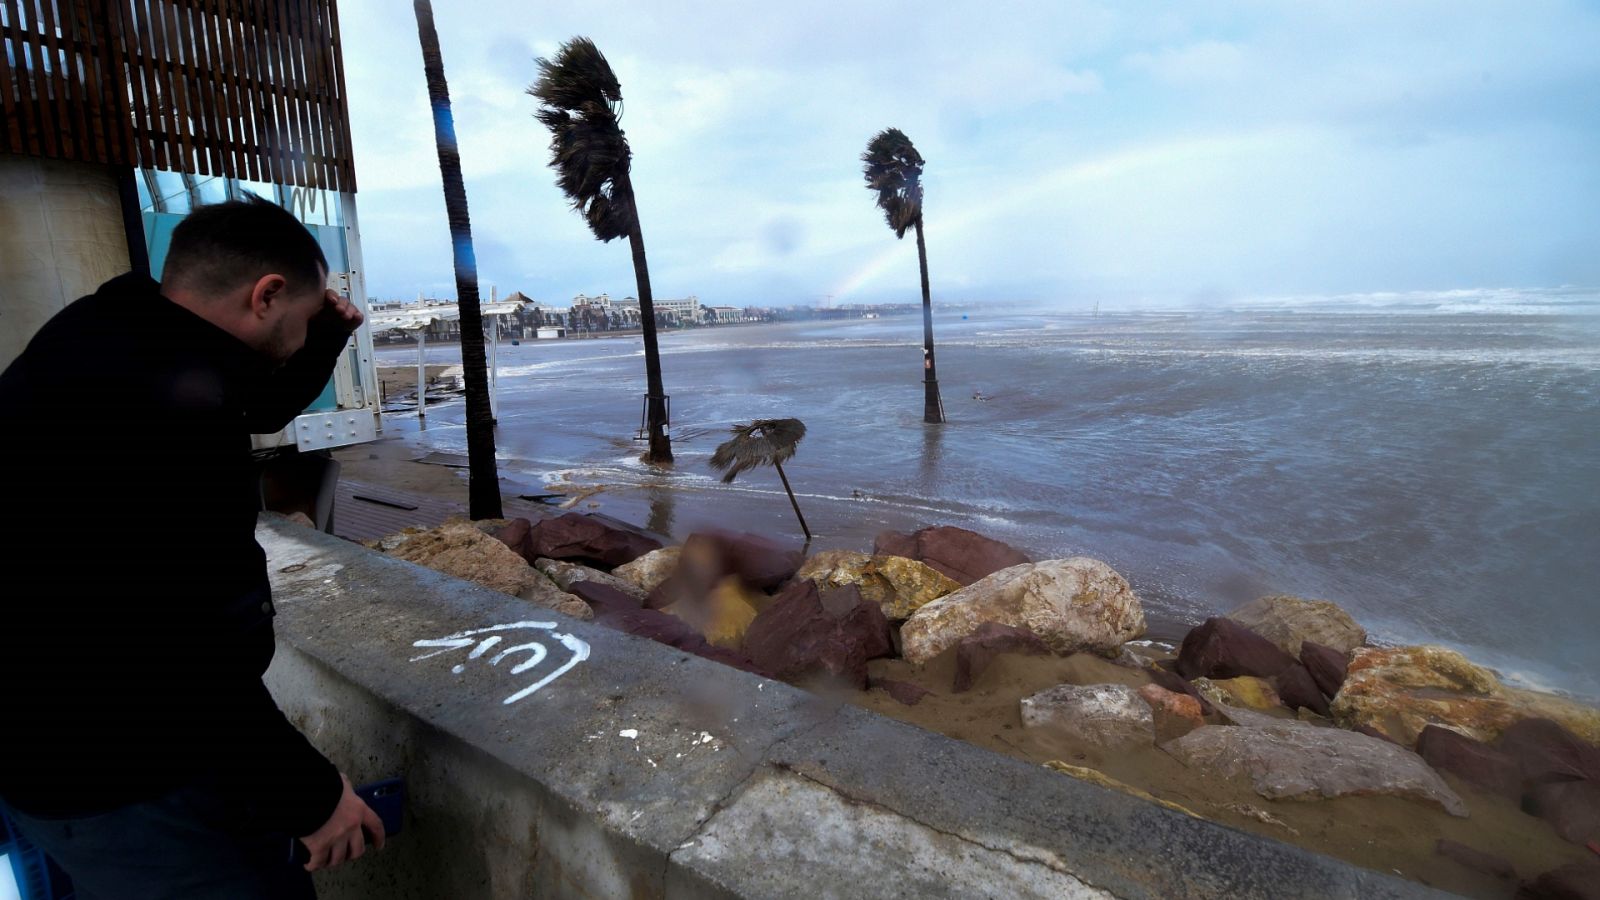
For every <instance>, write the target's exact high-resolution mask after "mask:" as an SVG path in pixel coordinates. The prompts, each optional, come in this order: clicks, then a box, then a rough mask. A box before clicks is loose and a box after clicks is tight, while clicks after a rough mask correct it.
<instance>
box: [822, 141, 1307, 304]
mask: <svg viewBox="0 0 1600 900" xmlns="http://www.w3.org/2000/svg"><path fill="white" fill-rule="evenodd" d="M1297 135H1298V132H1294V131H1292V130H1291V129H1287V128H1268V129H1261V130H1258V131H1249V132H1239V133H1234V134H1227V135H1200V136H1195V137H1186V138H1180V139H1178V140H1172V141H1164V142H1161V143H1157V144H1147V145H1143V146H1137V147H1130V148H1127V149H1123V150H1119V151H1117V152H1115V153H1110V154H1107V155H1105V156H1100V157H1097V158H1094V159H1088V160H1083V161H1080V162H1075V163H1070V164H1068V165H1065V166H1062V167H1061V168H1059V169H1056V170H1054V171H1051V172H1047V173H1045V175H1044V176H1043V177H1041V178H1039V179H1037V180H1033V181H1029V182H1027V183H1026V184H1022V185H1019V186H1017V187H1015V188H1013V189H1011V190H1009V191H1005V192H1002V193H1001V194H1000V195H999V196H998V197H996V198H995V199H993V200H991V201H989V202H987V203H984V204H982V205H981V206H976V207H973V208H969V209H966V210H963V211H961V212H958V213H957V214H956V215H954V216H945V217H942V218H941V219H940V220H939V236H940V239H941V240H943V239H945V238H946V237H948V236H950V235H959V234H961V233H962V232H964V231H968V230H971V229H973V228H975V227H976V226H978V225H981V224H983V223H985V222H988V221H989V220H991V219H995V218H998V217H1000V216H1003V215H1006V214H1007V213H1010V212H1012V211H1013V210H1020V209H1024V208H1026V207H1028V206H1030V205H1036V204H1037V203H1038V201H1039V197H1040V195H1042V194H1051V193H1057V192H1061V191H1067V190H1071V189H1072V188H1076V187H1079V186H1082V185H1085V184H1092V183H1094V182H1098V181H1106V180H1109V179H1112V178H1117V177H1120V176H1123V175H1127V174H1130V173H1132V172H1136V171H1139V170H1141V169H1149V168H1161V167H1164V166H1170V165H1175V164H1180V163H1184V162H1191V161H1193V160H1196V159H1201V158H1206V157H1226V156H1234V155H1237V154H1239V153H1242V152H1245V151H1249V150H1254V149H1260V148H1261V147H1264V146H1267V145H1269V144H1279V143H1283V142H1285V141H1287V140H1290V139H1293V138H1294V137H1296V136H1297ZM915 258H916V250H915V249H913V246H912V242H911V241H909V240H897V241H891V242H888V247H887V248H885V249H882V250H878V251H876V252H872V253H871V254H870V256H869V257H868V258H867V260H866V262H864V263H863V264H862V265H861V266H860V267H858V268H856V269H854V270H852V271H851V272H849V273H848V274H847V275H845V277H844V278H843V279H842V280H840V281H839V283H838V284H836V285H834V287H833V289H832V290H831V291H830V292H829V293H831V294H832V295H833V299H834V301H835V302H838V301H839V300H842V299H844V298H846V297H848V296H850V295H852V294H854V293H855V292H856V291H859V290H860V289H861V288H862V287H864V286H866V285H867V284H870V283H871V282H873V281H875V280H876V279H877V278H878V277H879V276H880V275H882V274H883V273H884V272H887V271H889V270H890V269H892V268H894V267H895V266H896V265H897V264H900V263H902V262H903V261H904V260H907V259H912V260H914V259H915Z"/></svg>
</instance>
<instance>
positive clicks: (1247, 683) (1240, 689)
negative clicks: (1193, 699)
mask: <svg viewBox="0 0 1600 900" xmlns="http://www.w3.org/2000/svg"><path fill="white" fill-rule="evenodd" d="M1199 681H1200V679H1196V680H1195V684H1196V685H1197V686H1198V684H1199ZM1209 684H1210V686H1211V687H1212V688H1213V689H1215V693H1211V694H1209V695H1207V696H1206V699H1207V700H1210V701H1211V702H1213V703H1217V702H1221V703H1222V704H1224V705H1226V706H1242V707H1244V708H1245V709H1258V710H1262V711H1265V710H1269V709H1278V708H1279V707H1281V706H1283V701H1282V700H1279V699H1278V692H1277V691H1275V690H1273V689H1272V682H1270V681H1267V680H1266V679H1265V678H1254V677H1251V676H1249V675H1241V676H1239V677H1238V678H1221V679H1215V680H1211V681H1209ZM1205 693H1206V692H1205V691H1202V694H1205Z"/></svg>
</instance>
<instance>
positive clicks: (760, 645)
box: [744, 579, 894, 688]
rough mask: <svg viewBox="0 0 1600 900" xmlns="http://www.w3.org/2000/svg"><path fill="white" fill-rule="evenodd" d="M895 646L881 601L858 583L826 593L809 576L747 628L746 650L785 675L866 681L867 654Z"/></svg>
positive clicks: (761, 663) (883, 653)
mask: <svg viewBox="0 0 1600 900" xmlns="http://www.w3.org/2000/svg"><path fill="white" fill-rule="evenodd" d="M893 650H894V646H893V643H892V641H891V639H890V637H889V620H888V619H886V618H884V616H883V609H882V607H880V606H878V604H876V603H872V602H869V601H866V600H862V599H861V596H860V594H859V592H856V591H855V590H854V589H853V588H841V589H839V590H837V591H830V592H828V594H827V595H826V596H825V595H824V594H823V593H822V592H820V591H818V590H817V584H816V582H814V581H811V580H810V579H801V580H798V581H795V582H793V583H791V584H790V585H789V586H788V587H786V588H784V590H783V592H782V593H780V594H778V596H776V597H774V598H773V600H772V602H771V603H770V604H768V605H767V608H766V609H763V610H762V611H761V612H759V613H757V614H756V617H755V619H754V621H752V622H751V623H750V627H749V628H747V629H746V630H745V635H744V652H745V654H746V655H748V656H749V657H750V658H751V659H752V660H754V661H755V663H756V664H757V665H759V666H761V667H762V668H763V669H765V670H767V671H770V672H772V673H773V675H775V676H777V677H778V678H783V679H786V680H799V679H809V678H814V677H823V678H828V679H836V680H839V681H843V682H845V683H846V684H849V685H852V686H854V687H856V688H864V687H866V684H867V660H869V659H875V658H877V657H880V656H888V655H889V654H890V653H892V652H893Z"/></svg>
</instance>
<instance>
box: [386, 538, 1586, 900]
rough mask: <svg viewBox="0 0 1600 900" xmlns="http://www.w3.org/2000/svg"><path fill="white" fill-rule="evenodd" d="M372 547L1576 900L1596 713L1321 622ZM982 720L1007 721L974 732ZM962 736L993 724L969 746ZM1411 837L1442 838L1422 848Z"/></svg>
mask: <svg viewBox="0 0 1600 900" xmlns="http://www.w3.org/2000/svg"><path fill="white" fill-rule="evenodd" d="M375 546H376V547H377V548H378V549H381V550H383V551H384V552H388V553H392V554H394V555H396V556H400V557H402V558H406V559H411V560H413V561H415V562H418V563H421V564H423V565H431V566H434V567H436V568H440V569H441V570H444V571H447V572H450V573H451V574H455V575H458V576H460V577H465V578H469V579H471V580H474V581H478V582H479V583H481V584H485V585H487V586H490V587H494V588H496V589H499V590H503V591H506V592H507V593H512V594H515V595H517V596H522V597H524V598H525V599H528V600H529V601H530V602H532V603H536V604H539V605H542V606H548V607H550V608H553V609H559V610H561V611H563V612H567V613H569V614H572V615H575V616H580V617H584V618H590V617H592V618H593V619H594V620H595V621H596V622H597V623H599V624H602V625H606V626H609V627H612V628H617V629H620V630H623V631H627V632H630V633H632V634H636V635H639V636H641V637H646V638H649V639H652V640H656V641H660V642H662V643H666V644H669V645H671V646H673V647H677V648H679V649H682V650H684V651H687V652H690V653H696V654H699V655H702V656H705V657H707V658H710V659H714V660H717V661H720V662H723V663H725V664H728V665H731V666H735V667H738V668H742V669H745V670H748V671H751V672H755V673H758V674H762V675H765V676H768V677H774V678H781V679H784V680H787V681H790V682H792V683H795V684H797V685H801V686H805V687H808V688H813V689H820V690H829V691H838V690H843V691H844V692H845V693H846V695H847V696H853V697H857V698H860V699H859V700H858V702H861V703H863V705H868V706H871V707H872V708H874V709H878V710H879V711H881V712H884V713H886V714H889V715H898V716H901V717H904V718H907V719H908V720H910V721H914V722H917V723H918V724H921V725H923V726H924V727H929V728H934V729H937V730H944V731H946V733H949V734H952V735H954V736H959V737H963V738H967V739H979V740H980V742H983V743H986V745H988V746H992V747H993V748H994V749H997V750H999V751H1001V752H1009V753H1013V754H1015V755H1019V756H1022V757H1023V758H1028V759H1032V760H1034V761H1037V762H1040V763H1045V762H1048V763H1050V764H1051V766H1052V767H1053V768H1054V769H1056V770H1057V771H1061V772H1064V773H1067V774H1070V775H1071V776H1072V777H1077V778H1085V779H1087V780H1091V781H1095V782H1097V783H1100V784H1102V785H1105V786H1108V787H1111V788H1112V789H1116V790H1125V791H1128V792H1130V793H1134V794H1136V795H1139V796H1144V797H1154V798H1155V799H1157V801H1158V802H1164V803H1169V804H1170V803H1172V802H1175V801H1177V802H1179V803H1180V805H1181V807H1182V808H1183V809H1184V811H1185V812H1190V813H1191V814H1198V815H1205V816H1208V817H1213V818H1217V819H1220V820H1222V821H1225V822H1228V823H1229V824H1233V825H1236V826H1240V827H1248V828H1254V829H1258V830H1263V831H1265V832H1266V833H1269V834H1272V835H1274V836H1276V837H1282V838H1285V839H1291V840H1296V841H1297V842H1300V843H1304V844H1305V845H1307V846H1310V847H1312V848H1314V849H1319V850H1324V851H1327V852H1336V853H1341V855H1345V854H1346V853H1347V852H1354V851H1349V846H1350V845H1351V844H1354V843H1359V844H1361V845H1366V844H1370V843H1371V842H1370V841H1367V840H1365V839H1364V838H1362V839H1360V840H1359V841H1354V840H1353V841H1350V842H1347V843H1340V842H1339V841H1338V840H1335V839H1333V838H1325V837H1322V836H1323V835H1325V834H1332V833H1336V832H1338V830H1339V828H1340V827H1341V826H1338V825H1337V824H1336V825H1333V826H1329V825H1328V824H1327V823H1328V822H1329V821H1333V822H1337V821H1338V819H1339V815H1340V814H1338V813H1333V812H1330V813H1327V814H1326V815H1322V816H1312V817H1309V818H1308V817H1307V816H1305V815H1302V814H1301V813H1298V812H1296V810H1297V809H1305V808H1307V807H1308V806H1310V805H1316V804H1326V805H1328V806H1329V807H1330V808H1332V807H1334V805H1336V804H1339V803H1353V802H1356V803H1358V802H1363V801H1362V800H1361V798H1370V797H1373V796H1383V797H1390V798H1398V799H1399V800H1400V801H1402V805H1404V806H1406V807H1407V808H1410V809H1414V810H1415V812H1413V813H1409V814H1407V815H1409V816H1412V817H1413V818H1411V819H1407V820H1406V821H1407V822H1409V823H1411V824H1410V825H1408V826H1406V829H1405V831H1404V832H1402V833H1401V837H1400V838H1396V839H1393V840H1391V843H1393V842H1396V841H1400V842H1403V841H1404V840H1410V839H1411V838H1413V837H1415V836H1416V835H1417V834H1420V835H1422V837H1418V838H1416V840H1417V841H1421V840H1422V839H1423V838H1426V842H1425V843H1426V848H1427V849H1426V851H1425V852H1426V854H1427V855H1428V857H1429V859H1430V861H1429V862H1428V863H1427V864H1426V865H1423V864H1422V863H1418V862H1417V861H1416V860H1415V858H1414V857H1413V858H1412V859H1411V860H1410V863H1408V864H1412V863H1415V864H1416V865H1419V866H1423V867H1424V868H1426V867H1427V866H1432V867H1433V868H1432V869H1429V871H1432V872H1434V873H1435V874H1438V873H1439V872H1440V871H1443V872H1444V873H1445V875H1447V876H1450V877H1455V875H1456V874H1460V873H1466V874H1462V875H1461V877H1462V878H1468V877H1476V878H1479V879H1491V881H1487V882H1484V881H1479V882H1470V881H1463V882H1460V883H1461V884H1467V885H1469V886H1473V890H1476V889H1477V887H1480V886H1482V885H1483V884H1494V885H1509V886H1510V887H1509V888H1508V890H1509V889H1511V888H1515V887H1516V885H1517V884H1519V883H1520V884H1521V885H1522V887H1521V889H1522V890H1523V892H1524V893H1523V894H1520V895H1519V896H1526V897H1529V898H1537V897H1547V896H1548V897H1553V896H1563V895H1561V894H1559V893H1552V891H1559V890H1561V889H1563V887H1562V886H1563V885H1568V884H1570V883H1572V882H1573V879H1574V878H1577V879H1578V880H1579V881H1581V880H1582V878H1581V876H1582V875H1583V874H1584V873H1585V872H1587V871H1588V870H1586V869H1584V864H1585V859H1586V857H1589V856H1593V855H1594V853H1600V748H1597V746H1596V741H1597V739H1600V711H1597V710H1595V709H1592V708H1589V707H1585V706H1583V705H1581V704H1577V703H1574V702H1572V701H1569V700H1565V699H1563V698H1560V697H1555V696H1551V695H1546V694H1535V693H1532V692H1528V691H1522V690H1518V689H1515V688H1512V687H1510V686H1507V685H1505V684H1503V683H1502V682H1501V681H1500V680H1499V678H1498V677H1497V676H1495V674H1494V673H1493V672H1491V671H1489V670H1487V669H1484V668H1482V667H1479V666H1476V665H1474V664H1472V663H1471V662H1470V661H1468V660H1466V659H1465V658H1464V657H1462V656H1461V655H1460V654H1459V653H1455V652H1454V651H1450V650H1447V649H1444V648H1439V647H1427V646H1419V647H1373V646H1370V645H1369V644H1368V635H1367V633H1366V631H1365V630H1364V629H1363V628H1362V627H1361V626H1360V625H1359V624H1358V623H1356V622H1355V621H1354V620H1353V619H1352V618H1351V617H1350V616H1349V615H1348V614H1347V613H1345V611H1344V610H1342V609H1340V608H1339V607H1338V606H1337V605H1335V604H1333V603H1330V602H1327V601H1322V600H1307V599H1301V598H1296V597H1289V596H1283V595H1274V596H1269V597H1263V598H1261V599H1259V600H1257V601H1254V602H1252V603H1249V604H1246V605H1245V606H1243V607H1240V608H1239V609H1236V610H1234V611H1233V612H1230V613H1229V614H1227V615H1225V616H1218V617H1214V618H1211V619H1207V620H1206V621H1205V622H1203V623H1201V624H1200V625H1198V626H1196V627H1194V628H1193V629H1192V630H1190V631H1189V633H1188V634H1187V635H1186V636H1185V637H1184V639H1183V641H1182V643H1181V644H1180V645H1179V646H1178V647H1176V648H1172V649H1175V651H1176V653H1175V655H1163V653H1164V652H1166V653H1168V654H1170V650H1168V651H1163V648H1159V647H1152V646H1151V645H1149V644H1148V643H1147V642H1140V641H1138V639H1139V638H1140V637H1141V636H1142V635H1143V634H1144V631H1145V619H1144V612H1143V609H1142V607H1141V604H1140V602H1139V599H1138V597H1137V596H1136V595H1135V594H1134V591H1133V590H1132V588H1131V587H1130V586H1129V584H1128V582H1127V581H1126V579H1124V578H1123V577H1122V576H1121V575H1120V574H1118V573H1117V572H1116V571H1115V570H1114V569H1112V568H1111V567H1110V566H1108V565H1106V564H1105V563H1103V562H1100V561H1098V560H1094V559H1090V558H1086V557H1074V558H1070V559H1053V560H1039V561H1033V560H1030V559H1028V557H1027V556H1026V555H1025V554H1023V553H1022V552H1021V551H1019V550H1017V549H1016V548H1012V547H1009V546H1007V545H1005V544H1003V543H1001V542H998V541H994V540H993V539H990V538H987V537H985V536H983V535H979V534H976V533H973V532H970V531H965V530H963V529H958V528H949V527H936V528H926V529H922V530H920V531H917V532H913V533H910V534H893V533H887V534H884V535H880V536H879V537H878V539H877V540H876V541H875V543H874V546H873V548H872V552H870V553H868V552H865V551H864V550H863V551H849V550H834V551H826V552H822V553H818V554H816V555H813V556H811V557H810V558H806V557H805V555H804V554H803V553H802V552H801V550H800V549H799V548H796V547H792V546H787V545H783V544H780V543H776V542H773V541H771V540H768V539H766V538H763V537H761V536H757V535H748V534H736V533H730V532H723V531H708V532H701V533H696V534H693V535H690V536H689V537H688V539H687V540H685V541H684V543H683V545H682V546H681V547H667V546H663V545H662V543H661V542H660V541H659V540H658V539H656V538H655V537H653V536H651V535H649V534H647V533H644V532H642V531H639V530H637V529H632V528H629V527H627V526H624V525H621V524H620V523H616V522H613V521H610V520H605V519H603V518H602V517H589V516H583V515H579V514H570V515H567V516H562V517H561V518H559V519H554V520H548V521H545V522H541V523H539V524H538V525H530V524H529V523H527V522H526V521H523V520H511V521H501V522H494V523H477V525H476V526H474V525H472V524H468V523H460V522H453V523H448V524H447V525H445V526H442V527H441V528H439V529H434V530H433V531H430V532H409V533H405V534H401V535H395V536H391V537H390V538H385V539H383V540H382V541H379V542H376V543H375ZM876 698H882V701H879V700H878V699H876ZM994 703H1002V704H1006V705H1007V706H1006V708H1002V709H997V710H995V711H993V712H991V713H984V712H983V711H982V707H983V706H984V704H994ZM975 710H976V711H975ZM985 715H988V716H989V717H990V718H988V719H984V718H983V717H984V716H985ZM975 721H992V722H994V723H995V724H994V726H993V727H994V729H995V731H994V732H993V733H992V740H987V741H986V740H982V739H983V738H984V735H985V733H984V732H983V731H981V730H979V726H978V725H974V724H973V723H974V722H975ZM1068 759H1071V760H1075V762H1069V761H1067V760H1068ZM1141 760H1142V761H1143V762H1141ZM1080 763H1082V764H1080ZM1096 766H1098V767H1100V768H1102V769H1106V770H1108V771H1107V772H1100V771H1097V770H1096V768H1095V767H1096ZM1111 771H1115V772H1116V773H1117V775H1115V776H1113V775H1112V774H1109V772H1111ZM1174 773H1188V774H1174ZM1163 794H1164V795H1165V796H1163ZM1386 802H1393V801H1386ZM1339 808H1340V809H1342V808H1343V807H1339ZM1485 811H1487V812H1485ZM1480 812H1482V813H1484V814H1486V815H1489V816H1490V818H1491V819H1492V820H1493V821H1494V822H1496V823H1501V822H1502V821H1503V822H1504V823H1506V824H1503V825H1502V824H1496V825H1495V826H1494V827H1496V828H1501V827H1503V828H1509V829H1513V830H1518V829H1523V830H1525V829H1527V828H1544V829H1547V831H1545V832H1538V833H1536V834H1535V836H1534V837H1531V838H1530V837H1527V835H1526V834H1523V836H1522V837H1521V838H1519V840H1520V841H1521V845H1527V844H1529V843H1530V842H1531V843H1532V844H1537V845H1538V847H1537V848H1536V849H1537V851H1538V852H1531V851H1530V852H1529V853H1526V854H1524V855H1523V856H1522V857H1518V858H1517V859H1519V860H1520V861H1521V867H1522V869H1523V871H1520V872H1518V871H1517V866H1516V865H1513V861H1512V860H1508V859H1502V858H1499V857H1497V856H1494V855H1493V854H1492V853H1490V852H1489V850H1490V849H1493V848H1494V845H1495V841H1494V840H1493V835H1492V834H1487V833H1485V832H1483V831H1482V829H1481V828H1480V830H1479V831H1472V830H1471V829H1470V828H1469V829H1468V830H1467V831H1462V830H1460V828H1457V827H1455V826H1447V825H1446V824H1445V823H1447V822H1451V821H1463V820H1467V819H1471V817H1473V816H1474V815H1476V814H1478V813H1480ZM1349 815H1350V816H1355V817H1359V816H1365V815H1368V813H1367V812H1359V813H1358V812H1352V813H1350V814H1349ZM1429 816H1432V817H1434V818H1432V819H1429V818H1428V817H1429ZM1330 817H1331V818H1330ZM1291 821H1293V822H1299V823H1300V828H1296V827H1295V826H1294V825H1292V824H1290V823H1291ZM1315 823H1321V824H1315ZM1419 823H1420V824H1419ZM1349 827H1350V830H1351V831H1352V832H1353V833H1358V834H1359V833H1363V831H1362V830H1363V829H1364V828H1366V827H1367V826H1366V824H1365V823H1364V822H1355V823H1353V824H1351V825H1350V826H1349ZM1330 828H1331V829H1332V830H1331V831H1330V830H1329V829H1330ZM1302 829H1304V830H1302ZM1519 833H1521V832H1519ZM1433 834H1449V835H1453V837H1452V838H1451V839H1448V840H1446V839H1443V838H1441V839H1439V840H1438V842H1437V843H1438V846H1437V850H1435V847H1434V838H1433V837H1430V836H1429V835H1433ZM1541 835H1548V838H1546V837H1543V836H1541ZM1462 837H1470V838H1471V839H1470V840H1456V839H1455V838H1462ZM1319 839H1321V840H1327V841H1330V843H1319ZM1550 842H1553V843H1554V844H1556V845H1559V846H1562V847H1566V848H1568V849H1567V850H1566V851H1558V850H1554V849H1551V848H1550V847H1549V846H1547V844H1548V843H1550ZM1419 846H1420V844H1419ZM1585 847H1591V848H1595V849H1594V851H1593V853H1591V852H1590V851H1589V850H1584V849H1582V848H1585ZM1574 849H1576V851H1577V852H1578V853H1579V854H1580V855H1579V857H1577V858H1576V859H1575V858H1574V857H1572V856H1571V853H1572V852H1574ZM1413 852H1415V853H1422V852H1424V851H1421V850H1415V851H1413ZM1562 852H1566V853H1567V854H1568V855H1567V856H1562V855H1561V854H1562ZM1352 858H1355V859H1358V860H1364V857H1362V856H1361V854H1360V853H1355V855H1354V856H1353V857H1352ZM1382 858H1383V859H1384V860H1385V861H1384V862H1383V863H1380V864H1381V865H1384V866H1388V867H1393V860H1392V859H1391V858H1389V857H1382ZM1530 860H1531V862H1530ZM1556 862H1562V863H1563V864H1562V865H1555V864H1554V863H1556ZM1441 866H1442V867H1451V866H1454V867H1456V869H1448V868H1446V869H1443V870H1441V869H1439V868H1438V867H1441ZM1535 866H1536V867H1537V868H1534V867H1535ZM1457 870H1459V871H1457ZM1575 873H1576V874H1575ZM1522 877H1527V880H1526V881H1521V882H1519V881H1518V879H1519V878H1522ZM1446 881H1448V878H1447V879H1446ZM1595 883H1596V884H1600V881H1596V882H1595ZM1491 893H1492V892H1491ZM1507 896H1509V893H1508V894H1507Z"/></svg>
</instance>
